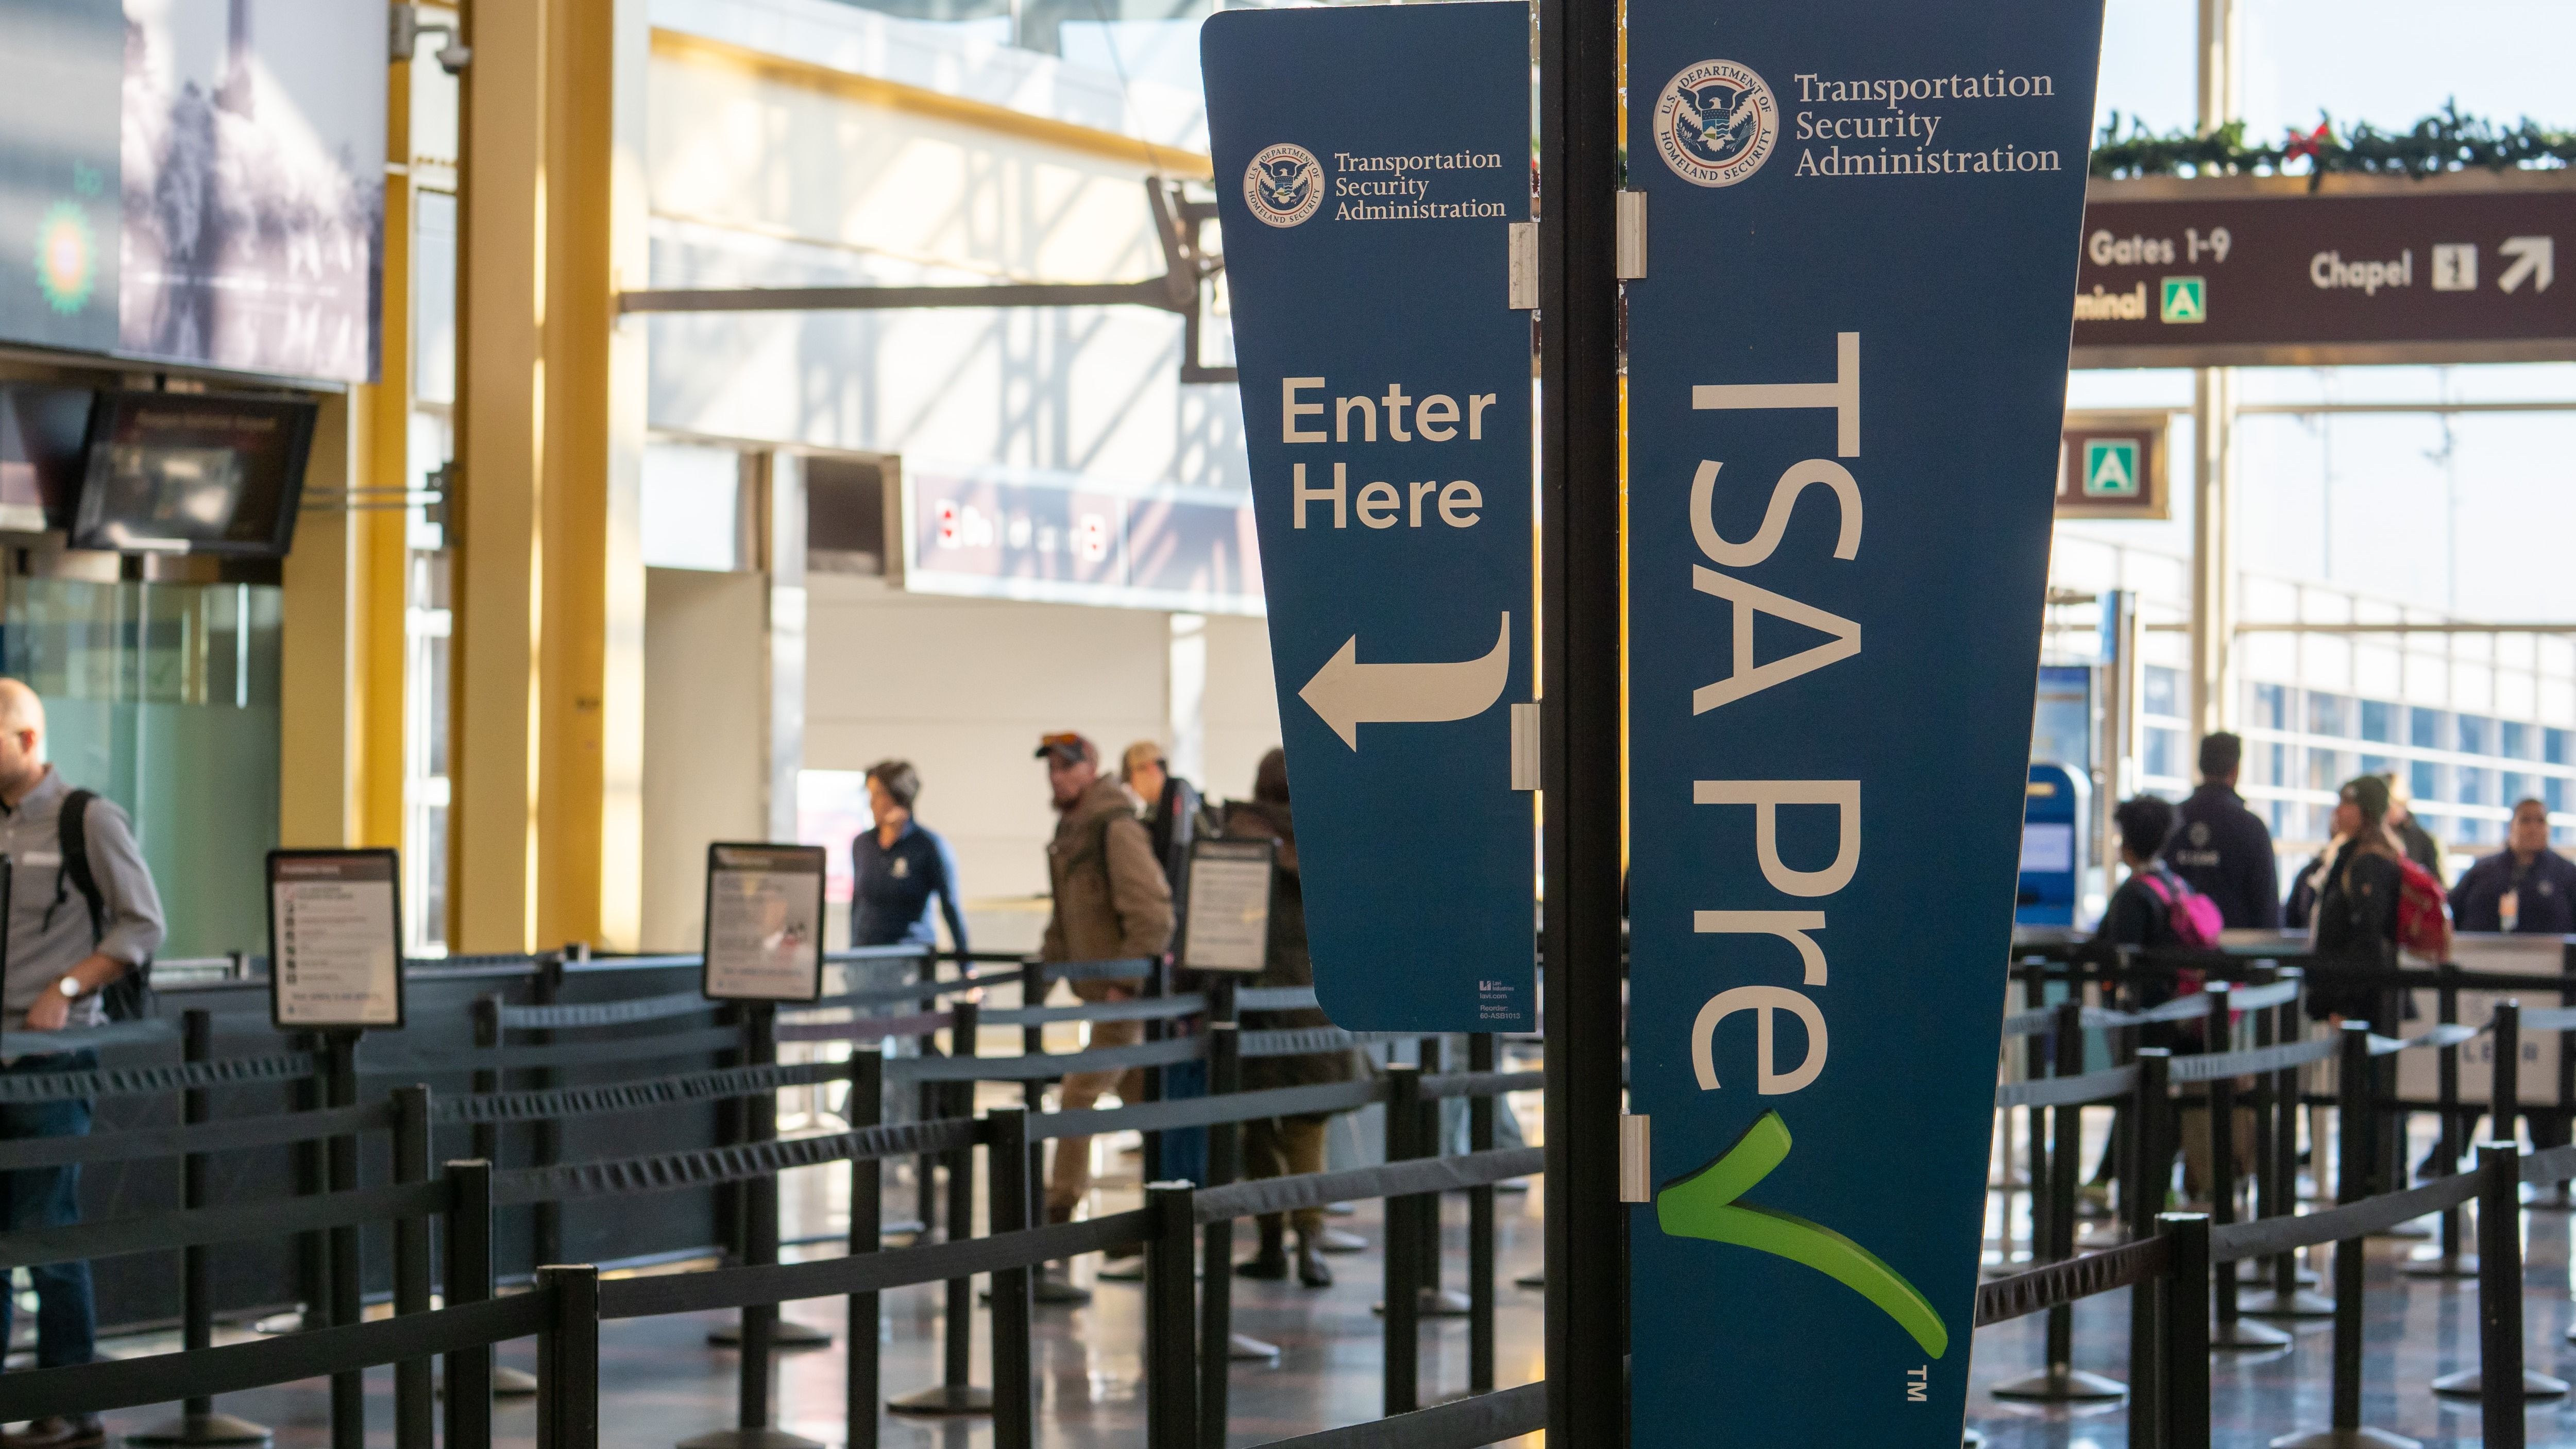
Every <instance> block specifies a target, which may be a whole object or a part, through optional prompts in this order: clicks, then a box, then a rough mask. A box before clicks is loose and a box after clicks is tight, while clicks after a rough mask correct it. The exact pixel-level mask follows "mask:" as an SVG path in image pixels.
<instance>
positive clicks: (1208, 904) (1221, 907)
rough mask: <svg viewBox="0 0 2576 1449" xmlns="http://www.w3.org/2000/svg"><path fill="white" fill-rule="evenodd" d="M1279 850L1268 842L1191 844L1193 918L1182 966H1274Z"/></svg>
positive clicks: (1184, 930) (1185, 925) (1185, 934)
mask: <svg viewBox="0 0 2576 1449" xmlns="http://www.w3.org/2000/svg"><path fill="white" fill-rule="evenodd" d="M1276 855H1277V847H1276V845H1275V844H1274V843H1273V842H1271V841H1267V840H1205V839H1202V840H1194V841H1192V842H1190V897H1189V900H1190V904H1189V916H1188V918H1187V919H1185V920H1184V921H1182V923H1181V956H1180V964H1181V965H1183V966H1185V967H1187V968H1189V969H1190V970H1192V971H1244V972H1252V971H1259V970H1260V969H1262V968H1263V967H1264V966H1267V965H1269V964H1270V885H1271V873H1272V871H1274V870H1275V869H1276V868H1277V860H1276Z"/></svg>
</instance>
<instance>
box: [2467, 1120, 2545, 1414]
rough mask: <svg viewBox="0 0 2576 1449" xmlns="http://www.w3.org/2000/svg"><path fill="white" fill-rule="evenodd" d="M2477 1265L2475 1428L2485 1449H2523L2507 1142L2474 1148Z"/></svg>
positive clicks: (2514, 1166) (2512, 1181)
mask: <svg viewBox="0 0 2576 1449" xmlns="http://www.w3.org/2000/svg"><path fill="white" fill-rule="evenodd" d="M2478 1261H2479V1264H2480V1265H2481V1269H2482V1271H2481V1272H2480V1273H2479V1275H2478V1376H2479V1389H2480V1393H2479V1400H2480V1402H2479V1405H2478V1419H2479V1428H2480V1430H2481V1431H2482V1432H2483V1433H2484V1434H2485V1437H2486V1449H2523V1420H2522V1413H2523V1383H2522V1154H2521V1152H2520V1151H2518V1150H2517V1149H2516V1148H2515V1146H2514V1143H2513V1141H2512V1140H2511V1139H2510V1138H2508V1139H2506V1140H2505V1141H2502V1142H2481V1143H2479V1144H2478ZM2562 1392H2563V1388H2562Z"/></svg>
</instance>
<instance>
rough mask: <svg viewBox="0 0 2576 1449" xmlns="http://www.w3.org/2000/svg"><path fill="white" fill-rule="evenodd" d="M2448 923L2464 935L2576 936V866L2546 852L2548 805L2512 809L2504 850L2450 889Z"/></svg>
mask: <svg viewBox="0 0 2576 1449" xmlns="http://www.w3.org/2000/svg"><path fill="white" fill-rule="evenodd" d="M2451 921H2452V924H2453V925H2455V926H2456V927H2458V928H2459V929H2460V930H2463V931H2504V932H2510V933H2514V934H2518V935H2525V936H2576V861H2570V860H2568V859H2567V857H2565V856H2563V855H2560V854H2559V853H2558V852H2556V851H2554V850H2551V849H2550V848H2549V807H2548V806H2546V805H2544V804H2542V803H2541V802H2539V801H2538V800H2524V801H2520V802H2518V803H2517V804H2515V806H2514V807H2513V827H2512V830H2511V832H2510V833H2509V834H2507V835H2506V836H2505V848H2504V849H2502V850H2499V851H2497V852H2496V853H2495V854H2493V855H2490V856H2488V857H2487V858H2486V859H2484V860H2481V861H2479V862H2478V863H2477V864H2475V865H2473V866H2470V867H2469V868H2468V869H2467V870H2466V871H2464V872H2462V873H2461V875H2460V883H2459V884H2458V885H2455V886H2453V887H2451Z"/></svg>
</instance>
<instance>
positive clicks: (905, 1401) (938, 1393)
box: [886, 1384, 993, 1414]
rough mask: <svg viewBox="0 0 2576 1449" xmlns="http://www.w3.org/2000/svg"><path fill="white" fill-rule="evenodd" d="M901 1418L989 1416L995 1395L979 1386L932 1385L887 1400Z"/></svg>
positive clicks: (888, 1406) (887, 1404)
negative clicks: (949, 1415)
mask: <svg viewBox="0 0 2576 1449" xmlns="http://www.w3.org/2000/svg"><path fill="white" fill-rule="evenodd" d="M886 1407H887V1408H889V1409H892V1410H894V1411H895V1412H896V1413H898V1414H989V1413H991V1412H993V1391H992V1390H991V1389H988V1388H983V1387H981V1386H979V1385H976V1384H933V1385H931V1386H930V1387H929V1388H926V1389H923V1390H921V1391H920V1392H918V1393H910V1394H905V1395H904V1396H903V1397H901V1398H896V1399H888V1400H886Z"/></svg>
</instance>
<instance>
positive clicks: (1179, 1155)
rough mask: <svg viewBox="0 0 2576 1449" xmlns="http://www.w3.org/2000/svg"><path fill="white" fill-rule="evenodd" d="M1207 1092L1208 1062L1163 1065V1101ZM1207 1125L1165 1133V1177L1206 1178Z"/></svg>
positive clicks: (1188, 1180)
mask: <svg viewBox="0 0 2576 1449" xmlns="http://www.w3.org/2000/svg"><path fill="white" fill-rule="evenodd" d="M1206 1095H1207V1063H1206V1062H1203V1061H1200V1062H1174V1063H1172V1064H1171V1065H1169V1066H1167V1067H1165V1068H1163V1100H1164V1101H1166V1102H1177V1101H1179V1100H1180V1099H1182V1098H1184V1097H1204V1096H1206ZM1207 1139H1208V1134H1207V1129H1206V1128H1205V1127H1175V1128H1172V1129H1171V1130H1169V1131H1167V1132H1165V1133H1164V1134H1163V1176H1164V1177H1166V1178H1168V1179H1170V1180H1172V1181H1175V1182H1184V1181H1185V1182H1196V1183H1205V1182H1206V1181H1207V1169H1208V1145H1207Z"/></svg>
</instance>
